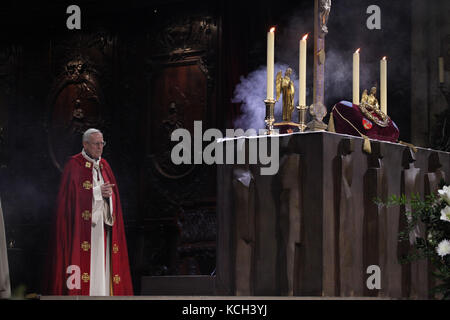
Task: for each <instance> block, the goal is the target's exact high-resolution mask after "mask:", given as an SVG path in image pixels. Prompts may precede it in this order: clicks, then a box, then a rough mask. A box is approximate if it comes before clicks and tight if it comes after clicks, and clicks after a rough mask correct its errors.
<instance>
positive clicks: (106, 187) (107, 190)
mask: <svg viewBox="0 0 450 320" xmlns="http://www.w3.org/2000/svg"><path fill="white" fill-rule="evenodd" d="M114 186H115V185H114V184H111V183H109V182H105V183H104V184H102V185H101V186H100V190H101V192H102V197H103V198H109V197H111V195H112V192H113V190H112V188H113V187H114Z"/></svg>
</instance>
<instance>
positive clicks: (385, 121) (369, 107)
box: [359, 87, 389, 128]
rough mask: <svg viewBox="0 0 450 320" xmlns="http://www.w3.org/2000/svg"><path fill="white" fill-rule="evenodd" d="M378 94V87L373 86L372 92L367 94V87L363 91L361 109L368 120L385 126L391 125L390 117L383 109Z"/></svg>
mask: <svg viewBox="0 0 450 320" xmlns="http://www.w3.org/2000/svg"><path fill="white" fill-rule="evenodd" d="M376 94H377V87H372V89H370V94H367V89H365V90H364V91H363V93H362V97H361V103H360V104H359V109H360V110H361V112H362V114H363V115H364V116H365V117H366V118H367V119H368V120H370V121H372V122H375V123H376V124H377V125H379V126H380V127H383V128H384V127H387V126H388V125H389V117H388V115H386V114H385V113H384V112H382V111H381V109H380V104H379V103H378V100H377V97H376Z"/></svg>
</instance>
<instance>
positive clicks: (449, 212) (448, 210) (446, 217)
mask: <svg viewBox="0 0 450 320" xmlns="http://www.w3.org/2000/svg"><path fill="white" fill-rule="evenodd" d="M441 220H443V221H448V222H450V207H449V206H446V207H445V208H444V209H442V210H441Z"/></svg>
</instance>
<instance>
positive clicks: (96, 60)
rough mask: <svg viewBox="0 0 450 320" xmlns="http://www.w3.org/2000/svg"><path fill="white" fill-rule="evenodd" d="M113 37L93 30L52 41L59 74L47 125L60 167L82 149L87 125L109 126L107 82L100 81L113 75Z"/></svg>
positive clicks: (51, 148) (51, 150) (50, 147)
mask: <svg viewBox="0 0 450 320" xmlns="http://www.w3.org/2000/svg"><path fill="white" fill-rule="evenodd" d="M113 41H114V40H113V38H112V37H110V36H109V35H107V34H105V33H92V34H77V35H75V36H73V37H71V38H69V39H68V40H60V41H54V42H52V43H51V46H50V52H51V63H52V66H53V69H54V70H56V72H57V74H56V75H55V79H54V81H53V85H52V87H51V89H50V92H49V94H48V97H47V123H46V126H47V130H48V150H49V154H50V157H51V159H52V162H53V164H54V166H55V167H56V168H57V169H58V170H60V171H62V168H63V166H64V163H65V162H66V160H67V159H66V158H67V157H68V156H70V155H72V154H75V153H77V152H79V151H80V147H81V134H82V133H83V132H84V131H85V130H86V129H88V128H90V127H96V128H99V129H100V130H102V131H105V129H106V130H108V127H109V124H110V123H109V122H110V121H109V119H108V118H107V117H106V112H105V111H106V108H107V105H108V104H109V103H108V102H109V101H107V99H105V94H104V88H105V87H108V85H107V84H106V83H101V82H102V81H103V79H105V78H107V79H110V80H109V81H111V78H112V76H111V71H110V69H109V66H108V63H109V62H110V57H111V54H112V53H111V52H112V50H111V48H112V47H113ZM109 108H110V107H109ZM105 151H106V153H107V152H108V151H107V150H105Z"/></svg>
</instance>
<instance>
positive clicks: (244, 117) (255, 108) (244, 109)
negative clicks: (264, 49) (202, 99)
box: [232, 63, 298, 130]
mask: <svg viewBox="0 0 450 320" xmlns="http://www.w3.org/2000/svg"><path fill="white" fill-rule="evenodd" d="M289 67H290V68H291V69H292V74H291V80H292V81H293V82H294V87H295V90H296V92H295V98H294V103H295V105H297V103H298V91H297V90H298V75H297V73H296V72H295V69H294V68H293V67H292V65H290V66H289V65H287V64H284V63H275V69H274V70H275V78H276V74H277V73H278V71H281V72H282V74H283V76H284V73H285V71H286V69H287V68H289ZM240 80H241V81H240V83H239V84H238V85H237V86H236V88H235V90H234V95H233V100H232V102H233V103H242V105H241V113H242V114H241V116H240V117H239V118H238V119H237V120H235V122H234V127H235V128H241V129H244V130H247V129H250V128H251V129H255V130H258V129H264V128H265V123H264V118H265V117H266V106H265V104H264V100H265V99H266V96H267V83H266V82H267V68H266V66H263V67H259V68H258V69H257V70H255V71H253V72H251V73H250V74H249V75H248V76H247V77H241V79H240ZM275 91H276V85H275V79H274V98H276V92H275ZM282 98H283V97H282V95H281V96H280V98H279V101H277V102H276V103H275V119H276V121H281V118H282ZM296 113H297V111H296V110H294V112H293V113H292V118H293V119H295V114H296Z"/></svg>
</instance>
